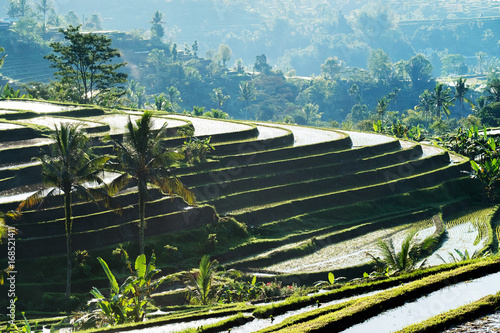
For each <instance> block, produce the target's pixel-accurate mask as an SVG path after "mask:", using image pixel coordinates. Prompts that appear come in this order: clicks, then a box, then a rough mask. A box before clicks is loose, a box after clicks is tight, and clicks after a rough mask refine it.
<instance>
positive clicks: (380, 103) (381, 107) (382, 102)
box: [375, 98, 389, 121]
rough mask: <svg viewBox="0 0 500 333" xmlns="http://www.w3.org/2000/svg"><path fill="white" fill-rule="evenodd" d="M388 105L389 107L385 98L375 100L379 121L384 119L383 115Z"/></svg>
mask: <svg viewBox="0 0 500 333" xmlns="http://www.w3.org/2000/svg"><path fill="white" fill-rule="evenodd" d="M388 107H389V101H388V100H387V99H386V98H381V99H378V100H377V106H376V107H375V110H376V111H377V115H378V119H379V120H380V121H383V120H384V115H385V112H386V111H387V108H388Z"/></svg>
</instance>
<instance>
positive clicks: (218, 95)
mask: <svg viewBox="0 0 500 333" xmlns="http://www.w3.org/2000/svg"><path fill="white" fill-rule="evenodd" d="M210 97H212V101H214V102H215V103H217V106H218V107H219V108H222V105H223V104H224V103H225V102H226V101H227V100H228V99H230V98H231V96H230V95H224V93H223V92H222V88H215V89H213V93H212V94H210Z"/></svg>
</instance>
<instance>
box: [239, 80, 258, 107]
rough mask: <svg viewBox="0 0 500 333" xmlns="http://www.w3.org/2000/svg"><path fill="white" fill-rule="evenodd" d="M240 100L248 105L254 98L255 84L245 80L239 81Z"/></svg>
mask: <svg viewBox="0 0 500 333" xmlns="http://www.w3.org/2000/svg"><path fill="white" fill-rule="evenodd" d="M238 99H239V100H240V101H243V102H245V105H246V106H247V107H248V106H249V105H250V102H251V101H254V100H255V86H254V85H253V83H252V82H250V81H245V82H241V83H240V97H238Z"/></svg>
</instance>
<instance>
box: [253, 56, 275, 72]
mask: <svg viewBox="0 0 500 333" xmlns="http://www.w3.org/2000/svg"><path fill="white" fill-rule="evenodd" d="M253 69H254V71H257V72H260V73H262V74H265V75H269V73H271V66H269V64H268V63H267V58H266V55H265V54H261V55H260V56H257V57H256V59H255V64H254V65H253Z"/></svg>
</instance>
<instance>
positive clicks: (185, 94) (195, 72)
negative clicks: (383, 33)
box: [25, 12, 498, 132]
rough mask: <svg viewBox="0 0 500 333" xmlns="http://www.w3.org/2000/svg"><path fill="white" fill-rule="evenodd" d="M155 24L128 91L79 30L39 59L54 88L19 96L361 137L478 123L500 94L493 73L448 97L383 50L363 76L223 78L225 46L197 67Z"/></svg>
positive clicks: (341, 69) (418, 59) (97, 37)
mask: <svg viewBox="0 0 500 333" xmlns="http://www.w3.org/2000/svg"><path fill="white" fill-rule="evenodd" d="M162 18H163V15H162V14H161V13H160V12H156V13H155V15H154V16H153V18H152V24H153V25H152V28H151V30H152V31H156V33H155V36H156V37H154V36H153V39H154V38H157V39H158V41H156V43H159V44H158V47H159V48H155V49H153V50H152V51H151V52H150V53H149V54H148V56H147V61H146V63H145V64H144V65H143V71H142V72H143V73H144V75H142V76H141V78H140V79H139V80H137V81H136V80H131V81H130V82H128V87H127V86H126V85H125V84H126V83H127V81H126V78H127V75H126V74H125V73H123V72H122V70H123V69H124V68H123V67H124V65H125V63H120V62H119V61H117V59H118V58H119V51H118V50H117V49H114V48H112V47H111V43H112V39H111V38H110V37H108V36H105V35H101V34H82V33H81V32H80V31H79V30H80V28H79V27H70V28H68V29H66V30H60V31H61V33H62V34H63V36H64V38H65V40H66V42H65V43H60V42H56V43H52V44H51V47H52V50H53V53H52V54H50V55H48V56H46V58H47V59H48V60H49V61H50V62H51V67H52V68H55V69H56V72H55V75H56V77H57V78H58V79H59V80H58V81H55V82H52V83H50V84H48V85H41V84H28V85H26V86H25V89H26V90H27V92H28V94H29V95H31V96H33V97H35V98H45V99H57V100H64V101H73V102H79V103H98V104H102V105H105V106H117V105H124V106H130V107H135V108H143V107H150V108H152V109H156V110H167V111H174V112H182V111H183V110H191V109H193V107H194V106H196V107H201V106H203V107H207V106H208V107H211V108H212V109H213V110H215V112H213V111H210V112H207V113H204V114H205V115H206V116H214V117H225V114H227V115H228V116H229V117H233V118H245V119H248V118H254V119H258V120H272V121H284V122H289V123H298V124H302V125H321V124H323V125H325V124H328V122H329V121H330V122H332V125H334V126H337V125H338V126H340V124H342V126H344V127H346V128H358V129H363V130H367V129H370V128H371V127H372V123H373V122H374V121H378V120H382V121H386V122H388V123H389V124H394V123H395V122H401V123H405V124H406V125H408V126H417V125H419V124H420V125H421V126H425V127H426V128H428V129H429V128H430V129H432V130H434V131H435V132H442V131H443V130H446V128H447V129H453V128H454V127H456V126H458V123H457V119H456V118H458V116H460V117H464V116H467V115H468V114H470V113H471V112H473V111H474V112H476V116H478V117H479V118H480V119H483V120H484V119H486V118H488V117H489V116H490V115H491V113H492V112H490V111H488V113H487V115H483V114H482V113H481V110H482V109H483V108H484V107H487V106H488V104H489V103H490V102H491V101H492V100H491V98H490V95H491V94H495V89H497V88H495V85H496V82H497V81H498V78H497V76H496V74H495V72H493V73H492V74H491V77H490V79H489V81H488V86H487V90H486V91H484V92H483V93H482V94H481V93H480V92H478V91H477V90H474V89H470V88H469V87H468V86H467V84H466V81H462V82H460V83H456V84H457V85H456V86H455V87H454V89H455V91H454V93H453V96H452V93H451V89H449V88H450V87H448V86H446V84H444V83H443V84H436V82H435V80H434V79H433V76H432V72H433V65H432V63H431V61H430V60H429V59H428V58H427V57H426V56H425V55H423V54H417V55H414V56H413V57H411V58H410V59H408V60H400V61H398V62H396V63H392V62H391V60H390V57H389V55H388V54H387V53H386V52H384V51H383V50H382V49H376V50H372V51H371V52H370V57H369V59H368V63H367V68H368V70H363V69H361V68H353V67H349V66H347V65H346V64H345V62H344V61H343V60H341V59H339V58H337V57H330V58H328V59H327V60H326V61H325V62H324V63H323V64H322V66H321V76H318V77H311V78H306V79H304V78H300V79H298V78H293V77H292V78H288V79H287V78H286V77H285V75H284V74H283V73H282V72H281V71H279V70H275V71H273V70H272V69H271V66H270V65H268V64H267V58H266V56H265V55H259V56H257V57H256V61H255V64H254V66H253V72H249V71H248V70H247V69H245V68H244V66H242V63H241V62H238V61H237V63H236V65H235V68H234V72H230V71H228V70H227V68H226V62H227V61H228V60H229V59H230V57H231V56H232V52H231V50H230V49H229V47H228V46H227V45H221V46H220V47H219V52H218V53H217V54H218V56H217V57H215V56H214V57H213V60H207V59H200V58H198V57H197V55H196V50H197V46H196V43H193V45H192V47H185V52H184V53H181V52H180V51H178V50H177V45H176V44H175V43H166V44H165V43H163V42H162V41H161V37H160V36H161V35H162V32H161V31H162ZM180 55H182V56H180ZM213 87H216V88H213ZM433 95H434V97H433ZM231 96H233V98H230V97H231ZM234 96H237V98H234ZM436 98H437V101H434V100H435V99H436ZM433 99H434V100H433ZM455 100H456V101H457V103H455V105H453V102H454V101H455ZM442 101H444V104H443V103H442ZM434 105H436V106H434ZM196 110H198V111H199V109H193V111H192V112H193V113H196V112H198V111H196ZM401 110H403V111H401ZM185 112H191V111H185ZM453 113H454V114H455V115H456V117H451V120H445V121H442V119H441V118H442V116H446V118H447V119H448V118H449V117H450V115H453ZM202 114H203V113H202ZM385 116H386V117H385ZM474 121H475V120H474ZM429 123H430V124H429ZM429 125H432V126H429Z"/></svg>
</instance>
